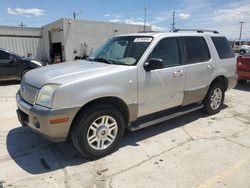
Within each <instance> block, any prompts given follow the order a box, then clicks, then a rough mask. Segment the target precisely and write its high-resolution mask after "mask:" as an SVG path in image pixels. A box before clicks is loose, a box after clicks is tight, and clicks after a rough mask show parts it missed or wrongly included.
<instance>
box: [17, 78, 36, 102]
mask: <svg viewBox="0 0 250 188" xmlns="http://www.w3.org/2000/svg"><path fill="white" fill-rule="evenodd" d="M37 91H38V89H37V88H35V87H33V86H31V85H29V84H27V83H25V82H24V81H22V82H21V86H20V94H21V96H22V97H23V99H24V100H25V101H26V102H28V103H31V104H33V103H34V102H35V99H36V94H37Z"/></svg>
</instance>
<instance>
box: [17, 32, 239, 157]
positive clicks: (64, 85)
mask: <svg viewBox="0 0 250 188" xmlns="http://www.w3.org/2000/svg"><path fill="white" fill-rule="evenodd" d="M88 60H89V61H86V60H79V61H74V62H71V63H63V64H57V65H52V66H47V67H43V68H39V69H35V70H32V71H30V72H28V73H27V74H26V75H25V76H24V78H23V80H22V83H21V87H20V91H18V93H17V95H16V101H17V106H18V110H17V114H18V117H19V120H20V122H21V124H22V125H23V126H29V127H30V128H31V129H33V130H34V131H35V132H38V133H40V134H42V135H44V136H45V137H46V138H48V139H50V140H52V141H65V140H66V139H67V138H71V139H72V142H73V144H74V146H75V148H76V149H77V150H78V151H79V152H80V153H81V154H82V155H83V156H86V157H88V158H100V157H103V156H105V155H107V154H110V153H111V152H113V151H114V150H115V149H116V148H117V147H118V144H119V142H120V141H121V139H122V136H123V133H124V130H125V129H127V130H131V131H135V130H138V129H142V128H144V127H148V126H151V125H154V124H156V123H160V122H163V121H166V120H168V119H170V118H174V117H177V116H180V115H183V114H186V113H189V112H192V111H195V110H199V109H203V110H204V111H205V112H207V113H208V114H216V113H218V112H219V111H220V110H221V109H222V106H223V101H224V96H225V95H224V93H225V91H226V90H228V89H231V88H233V87H234V86H235V85H236V83H237V74H236V58H235V56H234V53H233V51H232V48H231V47H230V45H229V42H228V40H227V39H226V38H225V37H224V36H221V35H220V34H218V32H215V31H214V32H209V31H201V30H199V31H195V32H181V31H180V30H175V31H174V32H172V33H137V34H129V35H122V36H118V37H114V38H112V39H110V40H109V41H108V42H107V43H106V44H104V45H103V46H102V47H101V48H100V49H99V50H97V52H96V53H95V54H94V55H92V56H91V57H89V58H88Z"/></svg>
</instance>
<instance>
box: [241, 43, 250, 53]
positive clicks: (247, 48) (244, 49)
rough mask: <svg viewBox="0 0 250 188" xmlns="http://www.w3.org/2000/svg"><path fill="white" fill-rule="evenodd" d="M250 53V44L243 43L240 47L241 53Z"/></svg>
mask: <svg viewBox="0 0 250 188" xmlns="http://www.w3.org/2000/svg"><path fill="white" fill-rule="evenodd" d="M249 53H250V46H249V45H242V46H241V47H240V51H239V54H240V55H246V54H249Z"/></svg>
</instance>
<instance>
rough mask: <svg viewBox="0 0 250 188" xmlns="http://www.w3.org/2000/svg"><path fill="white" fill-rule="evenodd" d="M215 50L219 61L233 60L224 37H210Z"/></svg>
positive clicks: (232, 54) (229, 47)
mask: <svg viewBox="0 0 250 188" xmlns="http://www.w3.org/2000/svg"><path fill="white" fill-rule="evenodd" d="M212 40H213V43H214V45H215V48H216V50H217V52H218V54H219V57H220V59H227V58H233V57H235V56H234V53H233V50H232V48H231V46H230V44H229V42H228V40H227V39H226V38H225V37H212Z"/></svg>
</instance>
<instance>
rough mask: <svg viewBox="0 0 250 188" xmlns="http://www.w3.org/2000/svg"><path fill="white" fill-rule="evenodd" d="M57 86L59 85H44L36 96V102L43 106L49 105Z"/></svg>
mask: <svg viewBox="0 0 250 188" xmlns="http://www.w3.org/2000/svg"><path fill="white" fill-rule="evenodd" d="M59 86H60V85H58V84H48V85H44V86H43V87H42V88H41V89H40V91H39V93H38V96H37V98H36V104H39V105H41V106H45V107H51V100H52V97H53V94H54V92H55V90H56V89H57V88H58V87H59Z"/></svg>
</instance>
